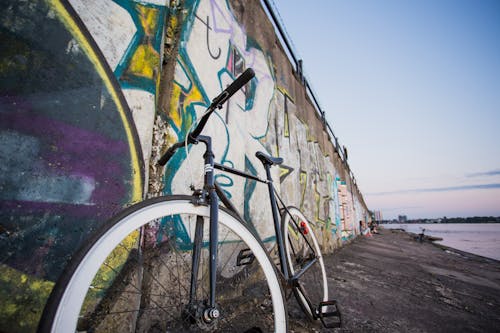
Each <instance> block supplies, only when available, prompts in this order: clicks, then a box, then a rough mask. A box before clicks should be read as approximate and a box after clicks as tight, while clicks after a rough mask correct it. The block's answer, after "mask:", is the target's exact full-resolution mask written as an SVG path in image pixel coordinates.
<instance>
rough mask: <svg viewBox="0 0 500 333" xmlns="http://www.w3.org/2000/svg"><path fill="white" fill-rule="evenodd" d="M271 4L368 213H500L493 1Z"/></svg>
mask: <svg viewBox="0 0 500 333" xmlns="http://www.w3.org/2000/svg"><path fill="white" fill-rule="evenodd" d="M274 3H275V6H276V7H277V9H278V12H279V15H280V17H281V19H282V21H283V22H284V26H285V28H286V30H287V32H288V34H289V36H290V38H291V40H292V43H293V45H294V48H295V50H296V54H297V56H298V58H300V59H303V62H304V66H303V67H304V71H305V73H306V77H307V78H308V81H309V82H310V84H311V85H312V86H313V89H314V90H315V93H316V96H317V97H318V99H319V102H320V104H321V105H322V108H323V109H324V111H325V112H326V114H327V119H328V121H329V123H330V125H331V126H332V128H333V131H334V132H335V134H336V136H337V137H339V139H340V142H341V144H343V145H345V146H346V147H347V149H348V152H349V165H350V166H351V169H352V171H353V172H354V175H355V177H356V179H357V182H358V185H359V187H360V189H361V191H362V193H363V195H364V198H365V200H366V202H367V204H368V206H369V208H370V209H372V210H381V211H382V212H383V215H384V218H395V217H397V216H398V215H401V214H404V215H407V216H408V217H409V218H418V217H424V218H432V217H443V216H447V217H456V216H478V215H480V216H485V215H495V216H500V1H497V0H492V1H489V0H377V1H373V0H349V1H348V0H343V1H340V0H322V1H319V0H315V1H298V0H274Z"/></svg>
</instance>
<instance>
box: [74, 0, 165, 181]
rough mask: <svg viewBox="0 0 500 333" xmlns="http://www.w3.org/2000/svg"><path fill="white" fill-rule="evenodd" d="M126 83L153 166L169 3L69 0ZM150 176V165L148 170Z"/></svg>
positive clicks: (144, 149)
mask: <svg viewBox="0 0 500 333" xmlns="http://www.w3.org/2000/svg"><path fill="white" fill-rule="evenodd" d="M69 2H70V3H71V5H72V7H73V8H74V9H75V11H76V12H77V14H78V17H79V19H81V20H82V22H83V24H84V25H85V27H86V28H87V29H88V30H89V32H90V33H91V35H92V38H93V39H94V40H95V41H96V44H97V45H98V47H99V49H100V50H101V52H102V53H103V56H104V58H105V59H106V61H107V63H108V64H109V66H110V67H111V69H112V70H113V72H114V75H115V77H116V78H117V79H118V82H119V83H120V86H121V89H122V92H123V94H124V96H125V98H126V100H127V103H128V105H129V107H130V109H131V111H132V116H133V119H134V123H135V126H136V128H137V131H138V134H139V139H140V143H141V147H142V153H143V158H144V164H145V165H148V164H149V158H150V155H151V150H152V147H151V140H152V135H153V123H154V117H155V112H156V99H157V96H158V86H159V78H160V69H161V62H162V57H161V54H162V52H161V50H162V47H163V43H162V41H163V30H164V25H165V18H166V16H167V12H168V11H167V9H168V8H167V7H166V5H165V3H166V1H160V0H141V1H136V0H114V1H100V0H85V1H84V0H69ZM145 171H146V174H145V178H146V179H147V178H148V173H147V171H148V169H147V168H146V169H145Z"/></svg>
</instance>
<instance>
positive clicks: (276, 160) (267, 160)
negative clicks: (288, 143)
mask: <svg viewBox="0 0 500 333" xmlns="http://www.w3.org/2000/svg"><path fill="white" fill-rule="evenodd" d="M255 156H256V157H257V158H258V159H259V160H260V161H261V162H262V163H263V164H264V165H266V164H267V165H274V164H276V165H280V164H281V163H283V159H282V158H281V157H272V156H269V155H266V154H264V153H263V152H261V151H258V152H256V153H255Z"/></svg>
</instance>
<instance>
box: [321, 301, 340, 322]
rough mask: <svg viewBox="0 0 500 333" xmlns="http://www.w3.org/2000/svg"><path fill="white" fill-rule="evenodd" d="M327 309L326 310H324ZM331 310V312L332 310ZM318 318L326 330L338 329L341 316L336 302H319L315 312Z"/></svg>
mask: <svg viewBox="0 0 500 333" xmlns="http://www.w3.org/2000/svg"><path fill="white" fill-rule="evenodd" d="M325 307H328V308H325ZM332 308H333V310H332ZM316 311H317V314H318V318H319V319H320V320H321V323H322V324H323V326H324V327H326V328H338V327H342V314H341V313H340V309H339V308H338V305H337V301H335V300H332V301H325V302H320V303H319V306H318V309H317V310H316Z"/></svg>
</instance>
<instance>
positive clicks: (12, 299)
mask: <svg viewBox="0 0 500 333" xmlns="http://www.w3.org/2000/svg"><path fill="white" fill-rule="evenodd" d="M0 284H1V285H2V288H1V289H0V299H1V300H2V301H1V302H0V318H1V319H0V331H3V330H6V331H7V330H8V331H10V332H33V331H35V330H36V327H37V325H38V321H39V320H40V316H41V315H42V311H43V308H44V306H45V302H46V300H47V298H48V297H49V294H50V292H51V291H52V288H53V287H54V283H53V282H51V281H45V280H41V279H38V278H36V277H33V276H30V275H27V274H24V273H22V272H20V271H18V270H16V269H14V268H11V267H9V266H6V265H2V264H0ZM13 295H15V296H13ZM3 320H8V322H4V321H3Z"/></svg>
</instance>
